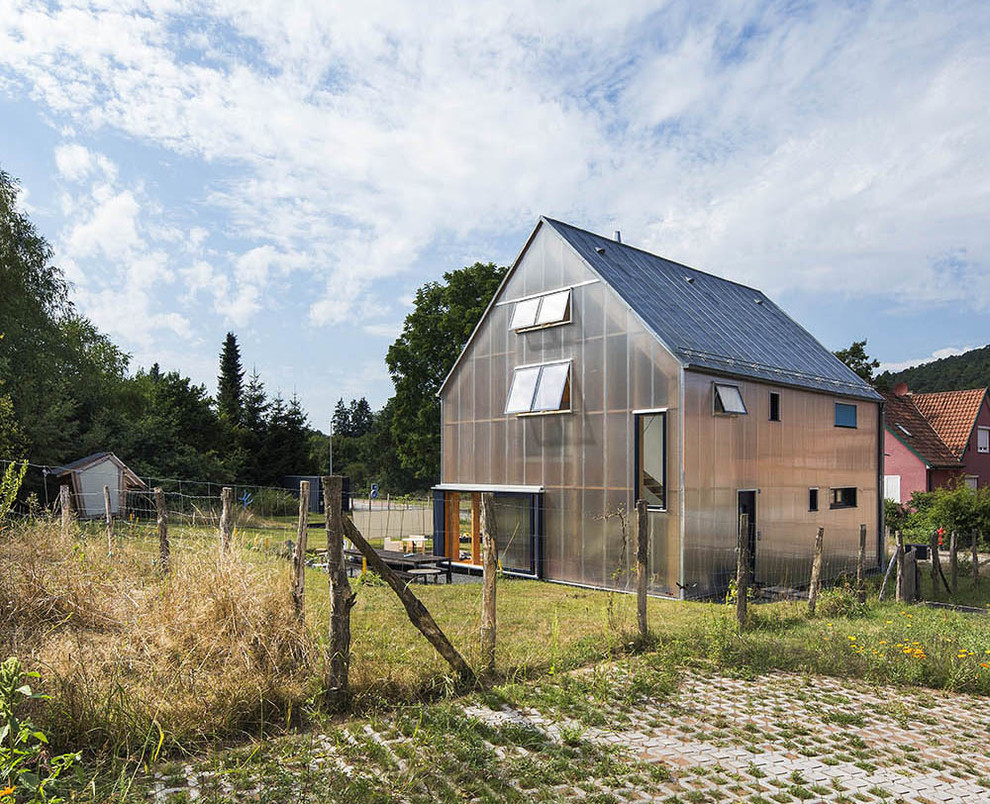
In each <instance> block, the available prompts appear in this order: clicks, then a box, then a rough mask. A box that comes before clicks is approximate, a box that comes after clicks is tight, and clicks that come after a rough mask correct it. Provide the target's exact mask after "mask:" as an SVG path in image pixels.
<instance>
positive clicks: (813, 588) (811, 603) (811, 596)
mask: <svg viewBox="0 0 990 804" xmlns="http://www.w3.org/2000/svg"><path fill="white" fill-rule="evenodd" d="M824 548H825V528H819V529H818V534H817V535H816V536H815V557H814V559H813V560H812V562H811V583H810V584H809V585H808V616H809V617H814V616H815V606H816V605H817V603H818V590H819V589H820V588H821V585H822V551H823V550H824Z"/></svg>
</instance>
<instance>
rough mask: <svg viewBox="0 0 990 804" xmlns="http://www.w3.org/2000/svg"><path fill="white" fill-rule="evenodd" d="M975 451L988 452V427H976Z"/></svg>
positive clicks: (989, 428)
mask: <svg viewBox="0 0 990 804" xmlns="http://www.w3.org/2000/svg"><path fill="white" fill-rule="evenodd" d="M976 451H977V452H990V427H978V428H977V430H976Z"/></svg>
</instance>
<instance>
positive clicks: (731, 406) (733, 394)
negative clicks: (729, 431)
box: [715, 382, 746, 415]
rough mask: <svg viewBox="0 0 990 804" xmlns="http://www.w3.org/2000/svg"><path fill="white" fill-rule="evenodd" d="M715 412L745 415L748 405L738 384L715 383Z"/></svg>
mask: <svg viewBox="0 0 990 804" xmlns="http://www.w3.org/2000/svg"><path fill="white" fill-rule="evenodd" d="M715 412H716V413H737V414H740V415H745V413H746V405H745V404H743V398H742V394H741V393H739V387H738V386H736V385H723V384H722V383H718V382H717V383H715Z"/></svg>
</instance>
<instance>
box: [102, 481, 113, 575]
mask: <svg viewBox="0 0 990 804" xmlns="http://www.w3.org/2000/svg"><path fill="white" fill-rule="evenodd" d="M103 507H104V508H105V509H106V512H107V555H108V556H110V557H111V558H112V557H113V513H112V512H111V510H110V487H109V486H104V487H103Z"/></svg>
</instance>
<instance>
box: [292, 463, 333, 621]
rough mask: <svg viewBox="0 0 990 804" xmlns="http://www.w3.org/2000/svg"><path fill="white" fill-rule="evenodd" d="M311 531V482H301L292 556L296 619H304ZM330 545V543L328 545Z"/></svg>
mask: <svg viewBox="0 0 990 804" xmlns="http://www.w3.org/2000/svg"><path fill="white" fill-rule="evenodd" d="M308 529H309V481H308V480H302V481H300V482H299V523H298V525H297V526H296V551H295V553H294V554H293V556H292V569H293V572H294V574H295V579H294V582H293V584H292V605H293V606H294V607H295V610H296V617H298V618H299V619H300V620H301V619H303V598H304V595H305V593H306V531H307V530H308ZM328 544H329V543H328Z"/></svg>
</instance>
